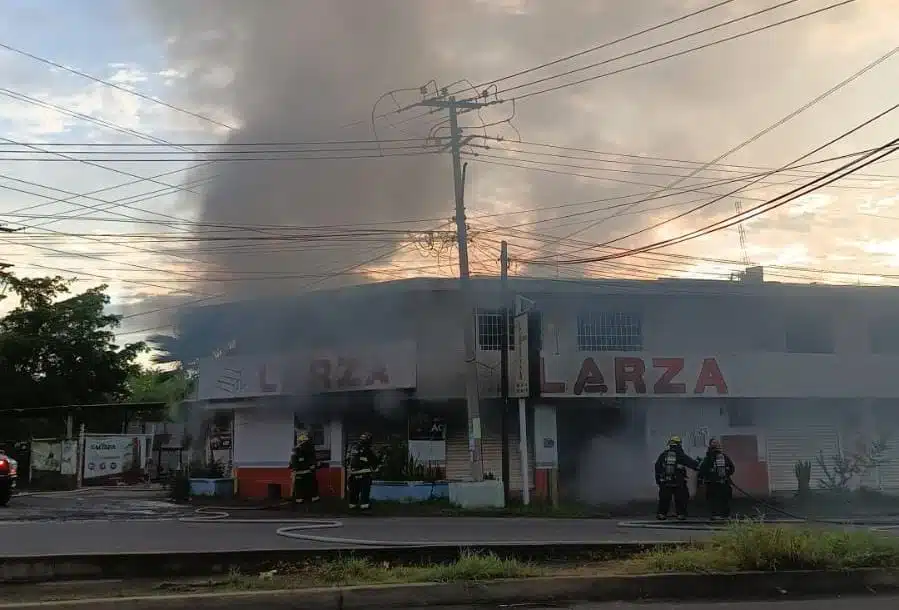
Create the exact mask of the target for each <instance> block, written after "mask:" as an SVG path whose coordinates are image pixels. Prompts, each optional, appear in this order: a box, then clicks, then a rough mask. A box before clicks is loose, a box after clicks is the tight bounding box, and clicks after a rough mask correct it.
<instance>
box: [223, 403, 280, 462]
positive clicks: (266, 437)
mask: <svg viewBox="0 0 899 610" xmlns="http://www.w3.org/2000/svg"><path fill="white" fill-rule="evenodd" d="M293 435H294V430H293V410H291V409H281V408H258V409H255V408H247V409H238V410H236V411H235V412H234V441H233V442H234V466H235V467H237V468H246V467H254V466H255V467H267V468H270V467H280V466H285V467H286V466H287V464H288V463H289V461H290V452H291V450H292V449H293V440H294V439H293Z"/></svg>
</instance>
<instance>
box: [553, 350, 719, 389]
mask: <svg viewBox="0 0 899 610" xmlns="http://www.w3.org/2000/svg"><path fill="white" fill-rule="evenodd" d="M684 368H685V363H684V358H653V359H652V373H651V376H652V378H653V379H655V381H654V383H653V384H652V393H653V394H661V395H672V394H673V395H679V394H686V393H687V383H686V380H684V379H683V376H682V375H683V374H684ZM606 372H610V371H606ZM611 372H612V373H613V374H614V376H615V391H614V393H615V394H617V395H621V394H627V393H628V392H629V391H630V392H632V393H633V394H646V393H647V383H646V375H647V370H646V363H645V361H644V360H643V358H638V357H636V356H618V357H616V358H614V360H613V371H611ZM688 374H689V373H688ZM695 375H696V376H695V377H692V376H691V379H695V384H694V385H693V393H694V394H705V393H706V389H708V388H714V389H715V391H716V393H717V394H718V395H719V396H724V395H726V394H728V392H729V389H728V387H727V382H726V381H725V380H724V374H723V373H722V372H721V368H720V367H719V366H718V361H717V360H716V359H715V358H704V359H703V360H702V364H701V366H700V368H699V371H697V372H696V373H695ZM541 378H542V379H541V381H542V382H543V384H542V385H543V387H542V391H543V393H544V394H564V393H565V389H566V385H565V383H562V382H551V381H546V379H545V376H544V371H543V361H542V359H541ZM572 392H573V393H574V395H575V396H580V395H581V394H608V393H609V386H608V384H607V383H606V377H605V375H604V374H603V371H602V369H601V368H600V366H599V365H598V364H597V362H596V360H595V359H593V358H585V359H584V360H583V362H582V363H581V368H580V371H578V375H577V379H576V380H575V382H574V387H573V388H572Z"/></svg>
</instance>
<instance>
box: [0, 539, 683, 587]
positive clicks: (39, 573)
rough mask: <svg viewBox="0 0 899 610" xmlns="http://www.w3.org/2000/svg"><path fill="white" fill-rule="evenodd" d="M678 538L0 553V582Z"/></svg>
mask: <svg viewBox="0 0 899 610" xmlns="http://www.w3.org/2000/svg"><path fill="white" fill-rule="evenodd" d="M684 544H687V543H683V542H627V543H621V542H595V543H570V542H568V543H564V542H563V543H552V542H541V543H535V542H526V543H501V544H480V545H472V544H452V545H448V544H447V545H436V544H434V543H422V544H421V545H417V546H403V547H378V546H372V547H367V548H346V547H344V548H331V549H320V548H304V549H287V550H270V549H265V550H262V549H260V550H241V551H197V552H180V553H178V552H175V553H172V552H157V553H96V554H80V555H54V556H42V555H33V556H19V557H13V556H0V584H7V583H40V582H50V581H66V580H84V579H97V580H105V579H136V578H144V579H146V578H171V577H176V576H177V577H181V578H194V577H208V576H220V575H223V574H228V573H229V572H231V571H233V570H239V571H240V572H242V573H245V574H252V573H257V572H265V571H268V570H272V569H274V568H277V567H278V565H279V564H283V563H304V562H310V561H323V560H335V559H339V558H345V557H347V556H353V557H365V558H368V559H370V560H372V561H376V562H383V561H387V562H390V563H391V564H396V565H404V564H405V565H421V564H426V563H449V562H451V561H456V560H457V559H459V557H460V556H461V555H462V554H463V553H465V552H472V551H474V552H490V553H493V554H496V555H499V556H500V557H504V558H512V557H514V558H516V559H520V560H522V561H531V562H546V561H552V560H558V559H567V560H575V559H589V560H603V559H605V560H609V559H624V558H626V557H631V556H633V555H635V554H637V553H640V552H642V551H645V550H647V549H649V548H664V547H674V546H682V545H684Z"/></svg>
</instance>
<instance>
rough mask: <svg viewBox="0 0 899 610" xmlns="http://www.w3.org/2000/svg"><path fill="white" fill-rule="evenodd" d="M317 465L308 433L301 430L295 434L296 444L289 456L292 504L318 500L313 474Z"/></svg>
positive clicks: (316, 480) (313, 447)
mask: <svg viewBox="0 0 899 610" xmlns="http://www.w3.org/2000/svg"><path fill="white" fill-rule="evenodd" d="M317 467H318V463H317V459H316V455H315V445H314V444H313V443H312V440H311V439H310V438H309V435H308V434H307V433H306V432H305V431H302V432H300V433H299V434H298V435H297V445H296V447H294V448H293V453H292V454H291V456H290V469H291V470H292V471H293V503H294V505H296V504H304V503H310V502H318V501H319V495H318V479H317V478H316V476H315V471H316V468H317Z"/></svg>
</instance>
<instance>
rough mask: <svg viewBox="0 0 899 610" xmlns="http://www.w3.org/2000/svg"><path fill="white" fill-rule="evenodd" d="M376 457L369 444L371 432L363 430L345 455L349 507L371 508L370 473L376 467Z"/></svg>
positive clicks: (372, 472)
mask: <svg viewBox="0 0 899 610" xmlns="http://www.w3.org/2000/svg"><path fill="white" fill-rule="evenodd" d="M377 462H378V457H377V456H376V455H375V452H374V450H373V449H372V445H371V434H370V433H368V432H363V433H362V434H361V435H360V436H359V441H358V442H356V443H355V444H354V445H353V446H352V447H351V448H350V451H349V454H348V456H347V467H348V477H347V488H348V489H347V491H348V492H349V499H350V508H361V509H362V510H368V509H370V508H371V480H372V474H374V472H375V471H376V470H377V469H378V463H377Z"/></svg>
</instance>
